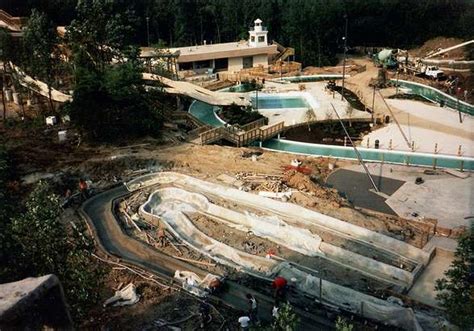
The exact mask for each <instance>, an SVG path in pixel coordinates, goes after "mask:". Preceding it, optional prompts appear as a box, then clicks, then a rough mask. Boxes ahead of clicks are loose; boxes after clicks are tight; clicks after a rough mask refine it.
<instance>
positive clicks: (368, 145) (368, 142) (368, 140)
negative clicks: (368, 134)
mask: <svg viewBox="0 0 474 331" xmlns="http://www.w3.org/2000/svg"><path fill="white" fill-rule="evenodd" d="M369 147H370V138H367V148H369Z"/></svg>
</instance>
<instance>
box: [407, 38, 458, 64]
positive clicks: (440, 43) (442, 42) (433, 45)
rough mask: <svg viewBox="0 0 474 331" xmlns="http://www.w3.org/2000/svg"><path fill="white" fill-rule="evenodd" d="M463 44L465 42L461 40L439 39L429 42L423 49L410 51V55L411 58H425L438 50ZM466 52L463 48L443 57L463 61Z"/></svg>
mask: <svg viewBox="0 0 474 331" xmlns="http://www.w3.org/2000/svg"><path fill="white" fill-rule="evenodd" d="M462 42H463V40H462V39H459V38H446V37H437V38H433V39H430V40H427V41H426V42H425V43H424V44H423V45H422V46H421V47H418V48H415V49H411V50H409V51H408V53H409V54H410V55H411V56H417V57H425V56H427V55H429V54H431V53H434V52H436V51H438V50H441V49H444V48H448V47H451V46H455V45H458V44H461V43H462ZM465 51H466V50H465V48H463V47H461V48H457V49H454V50H452V51H450V52H448V53H445V54H444V55H442V56H443V57H447V56H449V58H453V59H463V58H464V56H465ZM440 56H441V55H440Z"/></svg>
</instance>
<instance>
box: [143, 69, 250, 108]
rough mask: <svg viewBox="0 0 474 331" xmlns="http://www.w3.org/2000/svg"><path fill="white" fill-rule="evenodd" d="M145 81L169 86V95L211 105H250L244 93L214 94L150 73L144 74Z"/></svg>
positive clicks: (193, 85)
mask: <svg viewBox="0 0 474 331" xmlns="http://www.w3.org/2000/svg"><path fill="white" fill-rule="evenodd" d="M143 79H144V80H149V81H158V82H161V83H162V84H164V85H166V86H168V87H165V91H166V92H168V93H172V94H181V95H185V96H188V97H191V98H193V99H196V100H199V101H202V102H205V103H207V104H209V105H214V106H229V105H231V104H233V103H235V104H236V105H239V106H247V105H249V104H250V99H249V97H248V95H247V94H244V93H231V92H214V91H211V90H208V89H205V88H203V87H200V86H197V85H195V84H192V83H189V82H184V81H176V80H172V79H169V78H166V77H163V76H159V75H155V74H149V73H143Z"/></svg>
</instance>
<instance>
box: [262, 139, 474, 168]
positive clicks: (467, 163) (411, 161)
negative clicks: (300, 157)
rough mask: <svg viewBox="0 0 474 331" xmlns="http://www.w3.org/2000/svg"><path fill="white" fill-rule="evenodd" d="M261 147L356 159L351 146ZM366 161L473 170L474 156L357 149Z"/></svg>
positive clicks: (278, 143) (276, 142)
mask: <svg viewBox="0 0 474 331" xmlns="http://www.w3.org/2000/svg"><path fill="white" fill-rule="evenodd" d="M262 147H263V148H268V149H271V150H278V151H285V152H290V153H298V154H307V155H316V156H331V157H337V158H344V159H357V156H356V154H355V151H354V149H353V148H352V147H342V146H332V145H321V144H309V143H300V142H294V141H290V140H282V139H271V140H267V141H264V142H263V143H262ZM358 150H359V152H360V154H361V155H362V158H363V159H364V160H366V161H375V162H387V163H397V164H407V165H420V166H429V167H432V166H433V165H436V166H437V167H441V168H452V169H461V168H462V169H465V170H474V158H468V157H456V156H447V155H434V154H423V153H410V152H403V151H387V150H375V149H373V150H372V149H366V148H359V149H358Z"/></svg>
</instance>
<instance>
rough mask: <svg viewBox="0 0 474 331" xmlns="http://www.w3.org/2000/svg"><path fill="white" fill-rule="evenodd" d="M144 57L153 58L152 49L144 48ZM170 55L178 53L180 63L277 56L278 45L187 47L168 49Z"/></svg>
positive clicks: (242, 44) (225, 44)
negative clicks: (262, 55) (264, 55)
mask: <svg viewBox="0 0 474 331" xmlns="http://www.w3.org/2000/svg"><path fill="white" fill-rule="evenodd" d="M141 50H142V56H143V57H147V56H151V54H150V48H142V49H141ZM168 51H169V52H170V53H178V52H179V53H178V54H179V57H178V62H193V61H205V60H212V59H222V58H229V57H240V56H252V55H259V54H266V55H272V54H277V53H278V51H277V46H276V45H266V46H258V47H255V46H250V45H249V43H248V41H246V40H242V41H239V42H230V43H221V44H208V45H196V46H187V47H177V48H170V49H168Z"/></svg>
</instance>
